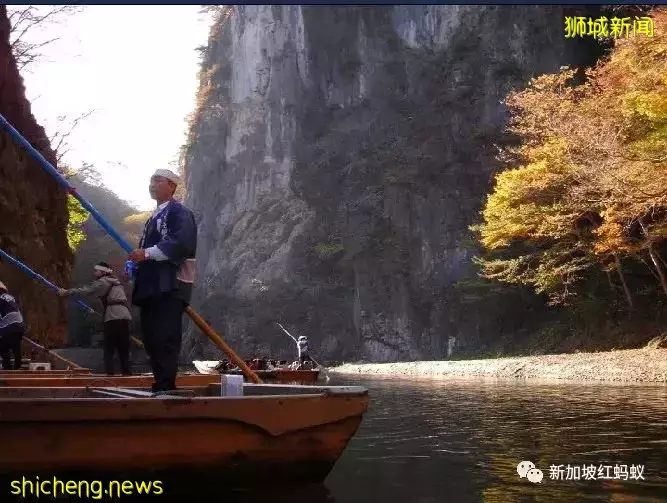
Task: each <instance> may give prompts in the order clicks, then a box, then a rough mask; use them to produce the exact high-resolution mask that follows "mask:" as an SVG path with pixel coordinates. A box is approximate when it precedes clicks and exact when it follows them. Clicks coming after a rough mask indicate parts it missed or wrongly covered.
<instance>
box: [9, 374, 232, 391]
mask: <svg viewBox="0 0 667 503" xmlns="http://www.w3.org/2000/svg"><path fill="white" fill-rule="evenodd" d="M219 382H220V374H218V375H213V374H208V375H205V374H178V375H177V376H176V386H177V387H179V388H182V387H188V386H206V385H208V384H216V383H219ZM152 383H153V375H152V374H143V375H132V376H107V375H103V374H90V375H84V374H79V375H69V376H68V375H58V376H39V375H37V376H35V375H30V376H4V375H0V387H6V386H9V387H20V388H34V387H38V388H39V387H42V388H63V387H75V388H76V387H79V388H81V387H86V386H112V387H115V386H119V387H123V388H150V386H151V384H152Z"/></svg>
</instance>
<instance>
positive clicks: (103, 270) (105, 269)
mask: <svg viewBox="0 0 667 503" xmlns="http://www.w3.org/2000/svg"><path fill="white" fill-rule="evenodd" d="M93 269H95V270H96V271H100V272H108V273H109V274H111V273H112V272H113V269H109V268H108V267H104V266H102V265H96V266H95V267H93Z"/></svg>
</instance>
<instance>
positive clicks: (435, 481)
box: [270, 378, 667, 503]
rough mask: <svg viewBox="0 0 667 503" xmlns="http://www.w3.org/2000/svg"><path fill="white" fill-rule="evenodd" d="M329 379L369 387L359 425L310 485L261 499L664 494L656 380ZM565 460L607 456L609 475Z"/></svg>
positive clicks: (662, 400) (661, 390)
mask: <svg viewBox="0 0 667 503" xmlns="http://www.w3.org/2000/svg"><path fill="white" fill-rule="evenodd" d="M329 384H360V385H362V386H366V387H367V388H369V389H370V393H371V405H370V408H369V411H368V413H367V414H366V416H365V418H364V422H363V423H362V425H361V427H360V429H359V430H358V432H357V434H356V436H355V437H354V438H353V439H352V441H351V442H350V444H349V446H348V448H347V450H346V451H345V453H344V455H343V456H342V457H341V459H340V460H339V462H338V464H337V465H336V467H335V468H334V470H333V471H332V472H331V474H330V475H329V477H328V479H327V480H326V484H325V485H326V488H325V489H324V490H323V491H322V492H321V493H317V492H315V493H309V494H306V495H299V494H296V493H295V494H275V495H273V496H272V497H271V498H270V500H271V501H292V502H297V501H298V502H301V501H303V502H306V501H308V502H327V503H352V502H383V503H393V502H396V503H399V502H400V503H431V502H433V503H435V502H461V503H467V502H485V503H506V502H552V501H553V502H582V501H605V502H667V386H661V385H658V386H656V385H641V386H640V385H626V386H623V385H614V384H590V385H581V384H562V383H555V384H554V383H548V384H544V383H533V382H526V381H497V380H493V381H483V380H466V381H452V380H438V381H436V380H425V381H407V380H376V379H373V380H371V379H363V380H342V379H340V378H336V379H332V381H331V382H330V383H329ZM520 461H531V462H533V463H534V464H535V465H536V467H537V468H539V469H541V470H542V472H543V476H544V478H543V480H542V482H541V483H532V482H530V481H528V480H527V479H526V478H520V477H519V475H518V474H517V464H518V463H519V462H520ZM568 464H569V465H570V466H571V467H574V466H578V467H580V466H581V465H587V466H588V465H595V466H596V467H598V466H599V465H610V466H611V469H610V474H609V478H607V479H602V478H600V477H598V476H597V468H596V474H595V475H596V478H595V479H594V480H578V481H577V480H565V477H567V476H568V474H567V473H566V472H567V465H568ZM551 465H563V470H564V471H563V474H562V478H563V480H555V479H552V478H550V475H551V474H550V466H551ZM614 465H616V466H617V468H616V469H617V470H619V473H618V474H617V475H618V476H619V477H625V476H626V475H623V473H622V471H623V467H622V465H626V466H627V472H626V473H627V478H628V480H623V479H621V478H617V479H615V480H614V478H613V477H614ZM631 465H641V466H643V473H642V476H643V477H644V480H630V470H631V468H630V467H631ZM605 470H606V469H605V468H603V473H602V475H603V476H605ZM633 474H634V471H633ZM569 475H570V478H572V476H573V473H570V474H569ZM582 478H583V476H582Z"/></svg>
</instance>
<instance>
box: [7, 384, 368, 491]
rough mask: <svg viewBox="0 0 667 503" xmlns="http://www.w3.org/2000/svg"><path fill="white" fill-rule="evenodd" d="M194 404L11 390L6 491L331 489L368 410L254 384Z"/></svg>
mask: <svg viewBox="0 0 667 503" xmlns="http://www.w3.org/2000/svg"><path fill="white" fill-rule="evenodd" d="M185 392H187V393H189V394H190V395H191V396H177V395H174V394H172V395H169V394H165V395H161V396H156V395H155V394H152V393H150V392H148V391H146V390H141V389H137V388H133V389H130V388H114V387H108V388H104V387H100V388H77V387H59V388H38V387H30V388H19V387H5V388H0V436H1V437H0V438H2V439H3V446H2V449H1V450H0V483H1V484H6V485H4V487H8V486H9V485H10V484H11V482H12V481H27V482H29V481H33V482H34V481H35V480H36V477H40V479H39V480H40V481H44V480H49V481H53V480H56V478H57V480H60V481H67V480H74V481H77V480H87V481H100V484H104V486H103V487H102V488H101V489H100V490H109V491H112V490H113V491H114V493H113V494H114V496H115V491H119V490H120V489H119V487H117V486H118V484H119V483H118V482H116V483H115V485H114V482H113V481H121V483H122V481H123V480H128V481H144V482H154V481H160V482H161V491H162V492H161V493H158V492H153V494H166V495H168V496H180V497H187V496H188V495H189V496H190V497H192V494H193V491H194V488H196V487H200V488H205V489H206V492H207V493H208V492H210V491H214V490H215V489H216V488H225V490H227V491H229V490H232V489H249V488H253V487H262V488H266V487H268V486H285V485H294V484H297V485H303V484H311V483H314V484H316V483H321V482H322V481H323V480H324V479H325V478H326V477H327V475H328V474H329V472H330V470H331V469H332V467H333V466H334V464H335V463H336V461H337V460H338V458H339V457H340V455H341V454H342V452H343V450H344V449H345V447H346V446H347V444H348V442H349V441H350V439H351V438H352V436H353V435H354V434H355V432H356V431H357V428H358V427H359V424H360V423H361V420H362V417H363V414H364V413H365V412H366V410H367V408H368V403H369V396H368V390H367V389H366V388H363V387H360V386H298V385H271V384H245V385H244V386H243V396H220V394H221V387H220V384H209V385H208V386H198V387H190V388H187V389H185ZM180 393H183V391H180ZM27 482H26V483H27ZM15 484H18V482H17V483H15ZM204 484H205V485H204ZM11 487H12V489H15V488H16V487H15V486H14V485H11ZM88 489H89V490H90V489H91V488H90V487H89V488H88ZM153 489H155V487H154V488H153ZM10 491H11V489H10ZM12 494H16V493H12ZM120 494H121V495H122V494H123V493H122V492H121V493H120ZM126 494H127V493H126ZM135 494H136V493H135Z"/></svg>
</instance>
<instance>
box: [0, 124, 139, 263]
mask: <svg viewBox="0 0 667 503" xmlns="http://www.w3.org/2000/svg"><path fill="white" fill-rule="evenodd" d="M0 125H2V126H3V127H4V128H5V129H6V130H7V132H8V133H9V134H10V135H11V136H12V138H14V139H15V140H16V141H17V142H19V143H20V144H21V145H22V146H23V148H25V149H26V150H27V151H28V153H29V154H30V155H31V156H32V157H33V158H34V159H35V160H36V161H37V162H38V163H40V164H41V165H42V167H43V168H44V169H45V170H46V171H47V172H48V173H50V174H51V175H53V176H54V177H55V179H56V180H57V181H58V183H59V184H60V185H62V186H63V187H64V188H65V190H66V191H67V192H68V193H69V194H71V195H72V196H74V197H75V198H76V199H77V200H78V201H79V202H80V203H81V206H83V207H84V208H86V209H87V210H88V212H89V213H90V214H91V215H92V216H93V218H94V219H95V220H97V223H99V224H100V225H101V226H102V227H103V228H104V230H105V231H107V232H108V233H109V235H110V236H111V237H112V238H114V239H115V240H116V241H117V242H118V244H119V245H120V246H121V247H122V248H123V249H124V250H125V251H126V252H128V253H129V252H131V251H132V250H133V249H134V248H133V247H132V245H130V243H128V242H127V241H126V240H125V239H123V237H122V236H121V235H120V234H118V233H117V232H116V231H115V230H114V228H113V227H111V225H110V224H109V223H108V222H107V221H106V220H105V219H104V217H103V216H102V215H100V214H99V212H98V211H97V210H96V209H95V207H94V206H93V205H92V204H90V203H89V202H88V201H86V200H85V199H84V198H83V197H81V196H80V195H79V193H78V192H77V191H76V189H75V188H74V187H73V186H72V184H70V183H69V182H68V181H67V179H66V178H65V177H64V176H63V175H62V173H60V172H59V171H58V170H57V169H56V168H54V167H53V165H52V164H51V163H50V162H49V161H47V160H46V159H45V158H44V156H43V155H42V154H40V153H39V152H38V151H37V149H35V147H33V146H32V145H30V142H28V140H26V139H25V138H24V137H23V135H22V134H21V133H19V132H18V131H17V130H16V129H15V128H14V126H12V125H11V124H10V123H9V122H7V119H5V118H4V116H3V115H2V114H0Z"/></svg>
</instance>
